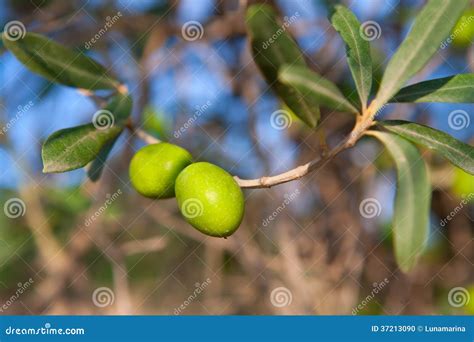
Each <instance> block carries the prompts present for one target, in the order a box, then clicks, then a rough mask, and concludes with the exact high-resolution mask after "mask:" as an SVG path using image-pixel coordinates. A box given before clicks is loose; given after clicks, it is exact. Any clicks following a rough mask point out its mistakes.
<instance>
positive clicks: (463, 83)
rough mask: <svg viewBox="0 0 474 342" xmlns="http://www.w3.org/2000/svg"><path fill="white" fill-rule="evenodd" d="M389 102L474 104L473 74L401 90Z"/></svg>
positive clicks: (435, 80)
mask: <svg viewBox="0 0 474 342" xmlns="http://www.w3.org/2000/svg"><path fill="white" fill-rule="evenodd" d="M390 102H450V103H474V74H459V75H453V76H449V77H443V78H437V79H434V80H429V81H424V82H420V83H416V84H412V85H410V86H408V87H405V88H402V89H401V90H400V91H399V92H398V93H397V94H396V95H395V96H394V97H393V98H392V99H391V100H390Z"/></svg>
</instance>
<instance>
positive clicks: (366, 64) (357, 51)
mask: <svg viewBox="0 0 474 342" xmlns="http://www.w3.org/2000/svg"><path fill="white" fill-rule="evenodd" d="M331 22H332V25H333V26H334V28H335V29H336V30H337V31H338V32H339V34H340V35H341V37H342V39H343V40H344V42H345V43H346V54H347V62H348V64H349V67H350V69H351V73H352V77H353V78H354V82H355V85H356V88H357V92H358V93H359V98H360V102H361V104H362V108H365V107H366V106H367V100H368V98H369V94H370V90H371V87H372V58H371V56H370V44H369V42H368V41H367V40H366V39H363V37H362V36H361V34H360V22H359V20H357V17H356V16H355V15H354V14H353V13H352V12H351V11H350V10H349V9H348V8H346V7H344V6H341V5H338V6H335V11H334V13H333V14H332V16H331Z"/></svg>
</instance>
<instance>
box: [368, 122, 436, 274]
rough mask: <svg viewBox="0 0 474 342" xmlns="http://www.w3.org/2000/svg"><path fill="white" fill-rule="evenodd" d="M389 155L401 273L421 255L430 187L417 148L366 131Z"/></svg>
mask: <svg viewBox="0 0 474 342" xmlns="http://www.w3.org/2000/svg"><path fill="white" fill-rule="evenodd" d="M366 134H368V135H371V136H373V137H375V138H377V139H378V140H380V141H381V142H382V143H383V144H384V145H385V148H386V149H387V150H388V151H389V153H390V154H391V156H392V158H393V160H394V162H395V165H396V168H397V194H396V198H395V209H394V216H393V235H394V248H395V256H396V260H397V263H398V265H399V267H400V269H401V270H403V271H404V272H408V271H409V270H411V269H412V268H413V267H414V266H415V264H416V262H417V259H418V257H419V256H420V254H421V253H422V251H423V249H424V247H425V244H426V241H427V238H428V233H429V212H430V203H431V187H430V181H429V177H428V172H427V168H426V165H425V162H424V160H423V159H422V157H421V155H420V153H419V151H418V149H417V148H416V147H415V146H414V145H413V144H412V143H410V142H409V141H407V140H405V139H403V138H401V137H399V136H397V135H395V134H392V133H386V132H378V131H369V132H367V133H366Z"/></svg>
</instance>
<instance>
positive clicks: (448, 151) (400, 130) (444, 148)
mask: <svg viewBox="0 0 474 342" xmlns="http://www.w3.org/2000/svg"><path fill="white" fill-rule="evenodd" d="M379 124H380V125H381V126H382V127H383V128H385V129H387V130H389V131H391V132H392V133H396V134H398V135H400V136H402V137H403V138H405V139H408V140H411V141H413V142H414V143H417V144H421V145H423V146H426V147H428V148H430V149H432V150H434V151H436V152H438V153H439V154H441V155H442V156H443V157H445V158H446V159H448V160H449V161H450V162H451V163H453V164H454V165H456V166H458V167H460V168H461V169H463V170H464V171H466V172H468V173H470V174H474V147H473V146H470V145H468V144H465V143H463V142H462V141H459V140H457V139H455V138H453V137H452V136H450V135H449V134H446V133H444V132H441V131H438V130H437V129H434V128H431V127H427V126H424V125H420V124H417V123H414V122H408V121H402V120H389V121H381V122H379Z"/></svg>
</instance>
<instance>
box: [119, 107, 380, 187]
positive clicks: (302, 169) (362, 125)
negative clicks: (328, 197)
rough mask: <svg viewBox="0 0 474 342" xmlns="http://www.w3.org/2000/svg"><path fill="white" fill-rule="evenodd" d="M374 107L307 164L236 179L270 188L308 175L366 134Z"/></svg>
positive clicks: (245, 184)
mask: <svg viewBox="0 0 474 342" xmlns="http://www.w3.org/2000/svg"><path fill="white" fill-rule="evenodd" d="M372 108H373V106H369V107H368V108H367V109H366V110H364V111H363V114H362V115H359V116H357V119H356V123H355V125H354V127H353V128H352V131H351V132H350V133H349V135H348V137H347V138H346V140H344V141H343V142H342V143H341V144H339V145H338V146H336V147H335V148H334V149H332V150H331V151H329V152H327V153H324V154H323V155H322V156H321V157H320V158H317V159H313V160H311V161H309V162H307V163H306V164H303V165H300V166H297V167H295V168H294V169H291V170H288V171H286V172H283V173H280V174H278V175H274V176H263V177H260V178H256V179H241V178H239V177H238V176H234V179H235V181H236V182H237V184H238V185H239V186H240V187H241V188H248V189H259V188H270V187H272V186H275V185H279V184H283V183H288V182H291V181H293V180H297V179H300V178H302V177H304V176H306V175H307V174H308V173H310V172H313V171H315V170H317V169H319V168H321V167H323V166H324V165H326V163H328V162H329V161H330V160H332V159H333V158H334V157H335V156H336V155H338V154H339V153H340V152H342V151H344V150H346V149H349V148H351V147H353V146H354V145H355V144H356V142H357V141H358V140H359V139H360V137H361V136H362V135H364V133H365V131H367V130H368V129H369V128H370V127H371V126H373V125H374V124H375V121H374V116H373V115H372V114H371V113H372ZM126 127H127V128H128V129H129V130H130V131H131V132H132V134H136V135H137V137H138V138H140V139H141V140H143V141H144V142H146V143H147V144H156V143H159V142H160V140H158V139H156V138H155V137H153V136H151V135H149V134H148V133H146V132H145V131H143V130H142V129H140V128H136V127H134V126H133V124H132V122H131V121H129V122H128V123H127V125H126Z"/></svg>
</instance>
